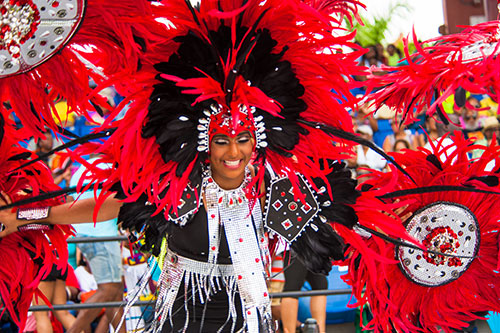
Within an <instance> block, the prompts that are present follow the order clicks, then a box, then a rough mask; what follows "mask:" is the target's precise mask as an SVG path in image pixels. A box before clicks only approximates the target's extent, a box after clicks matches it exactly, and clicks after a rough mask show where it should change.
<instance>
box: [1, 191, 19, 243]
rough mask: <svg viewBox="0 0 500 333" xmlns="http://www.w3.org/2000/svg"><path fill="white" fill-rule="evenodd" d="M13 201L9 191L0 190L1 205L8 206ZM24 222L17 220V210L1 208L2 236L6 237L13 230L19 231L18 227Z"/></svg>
mask: <svg viewBox="0 0 500 333" xmlns="http://www.w3.org/2000/svg"><path fill="white" fill-rule="evenodd" d="M11 203H12V200H11V199H10V197H9V196H8V195H7V193H5V192H3V191H1V192H0V206H7V205H10V204H11ZM21 224H22V223H20V221H18V220H17V214H16V212H15V211H14V212H13V211H12V209H11V208H7V209H2V210H0V238H1V237H5V236H7V235H9V234H11V233H13V232H16V231H17V227H18V226H20V225H21Z"/></svg>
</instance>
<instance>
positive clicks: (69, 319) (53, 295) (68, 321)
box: [33, 266, 82, 333]
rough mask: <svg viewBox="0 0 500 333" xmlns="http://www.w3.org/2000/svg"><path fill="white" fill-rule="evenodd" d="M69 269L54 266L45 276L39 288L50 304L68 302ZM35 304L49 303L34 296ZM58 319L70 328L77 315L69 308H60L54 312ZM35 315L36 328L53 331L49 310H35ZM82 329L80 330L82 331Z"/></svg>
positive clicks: (49, 332)
mask: <svg viewBox="0 0 500 333" xmlns="http://www.w3.org/2000/svg"><path fill="white" fill-rule="evenodd" d="M67 276H68V270H65V271H64V272H63V271H61V270H60V269H58V268H57V267H56V266H53V268H52V271H51V272H50V274H49V275H48V276H47V277H45V278H44V279H43V280H42V281H41V282H40V284H39V285H38V289H40V291H41V292H42V293H43V294H44V295H45V297H47V299H48V300H49V302H50V304H53V305H61V304H66V301H67V294H66V278H67ZM33 305H47V304H46V303H45V301H44V300H42V299H41V298H40V297H37V296H34V297H33ZM53 313H54V315H55V317H56V318H57V320H58V321H59V322H60V323H61V324H62V325H63V327H64V328H65V329H66V330H68V329H69V328H70V327H71V326H72V325H73V323H74V322H75V317H74V316H73V315H72V314H71V313H69V311H68V310H58V311H54V312H53ZM34 317H35V320H36V330H37V331H38V332H40V333H41V332H43V333H52V332H53V329H52V322H51V319H50V316H49V312H48V311H35V312H34ZM81 331H82V330H80V331H78V332H81Z"/></svg>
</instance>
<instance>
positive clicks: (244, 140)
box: [238, 136, 250, 143]
mask: <svg viewBox="0 0 500 333" xmlns="http://www.w3.org/2000/svg"><path fill="white" fill-rule="evenodd" d="M248 141H250V137H248V136H243V137H241V138H239V139H238V142H239V143H245V142H248Z"/></svg>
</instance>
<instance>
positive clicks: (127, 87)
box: [23, 0, 453, 332]
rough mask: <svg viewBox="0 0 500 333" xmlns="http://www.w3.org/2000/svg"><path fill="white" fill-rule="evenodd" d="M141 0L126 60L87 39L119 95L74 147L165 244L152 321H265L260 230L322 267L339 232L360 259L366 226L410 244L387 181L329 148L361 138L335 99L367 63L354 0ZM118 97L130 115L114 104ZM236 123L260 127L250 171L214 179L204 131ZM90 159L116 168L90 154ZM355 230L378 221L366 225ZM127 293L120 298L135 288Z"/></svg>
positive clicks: (129, 222) (147, 238) (265, 327)
mask: <svg viewBox="0 0 500 333" xmlns="http://www.w3.org/2000/svg"><path fill="white" fill-rule="evenodd" d="M88 4H89V6H90V4H91V2H90V1H89V3H88ZM141 4H143V5H144V6H146V7H147V8H148V10H151V13H150V15H149V14H146V16H147V17H149V18H150V20H147V19H144V21H143V20H142V18H141V20H140V22H146V23H147V26H149V24H151V26H152V27H154V29H153V30H152V31H153V32H154V33H152V34H149V33H148V32H149V31H148V30H147V29H135V28H134V25H133V24H132V23H131V26H132V28H131V29H130V30H127V31H128V32H130V33H127V34H126V37H127V38H126V39H125V40H126V41H129V42H131V45H133V46H134V47H132V50H134V51H137V52H134V53H133V54H134V57H131V59H132V60H130V59H128V58H127V59H126V60H124V59H122V58H119V59H118V60H119V61H118V65H123V66H124V68H123V70H116V68H115V63H114V62H113V61H112V60H114V59H113V58H111V57H110V54H109V53H108V52H103V54H100V53H98V56H101V55H102V56H103V59H104V61H101V60H99V59H100V58H99V57H97V60H96V59H95V58H93V57H89V58H86V60H88V61H89V62H90V63H92V62H95V63H94V66H95V67H102V73H104V74H105V75H103V76H102V77H100V78H98V79H99V80H101V81H100V83H101V85H104V84H105V83H104V80H105V79H107V80H105V82H106V83H109V84H111V83H114V84H115V86H116V89H117V90H118V92H119V93H121V94H122V95H124V96H126V101H125V102H124V103H122V105H121V106H120V107H119V108H117V109H116V110H115V111H113V112H112V114H111V115H110V117H109V118H108V119H107V121H106V122H105V123H104V124H103V125H102V126H101V127H100V128H99V130H100V131H101V132H102V133H105V135H107V136H109V138H108V139H107V140H106V141H105V142H103V143H102V144H95V143H87V144H85V145H83V146H82V147H80V148H79V149H78V150H77V154H75V158H76V159H79V160H80V161H81V163H82V164H85V165H86V166H88V169H89V170H90V171H89V173H88V175H87V177H82V179H81V183H82V184H83V183H84V182H86V181H87V180H88V179H90V180H93V182H94V184H95V186H96V188H99V189H101V190H102V192H101V194H100V195H99V197H98V198H97V209H98V208H99V205H100V204H101V203H102V202H103V200H105V199H106V198H107V197H108V196H111V195H116V196H117V197H118V198H120V199H121V200H122V201H123V203H124V204H123V206H122V208H121V210H120V219H121V220H122V222H123V226H124V227H126V228H129V229H130V230H131V231H132V232H134V233H135V236H136V237H137V238H141V239H142V238H144V243H145V244H144V249H145V250H151V251H152V252H153V254H155V255H159V258H160V259H161V266H162V274H161V277H160V288H159V293H158V300H157V306H156V312H155V318H154V321H153V323H152V325H151V326H150V327H148V328H147V330H148V331H150V332H158V331H160V330H162V329H164V328H165V329H166V328H167V327H171V326H172V327H174V328H180V329H181V330H189V329H190V328H193V327H196V328H199V329H203V328H208V327H210V329H212V327H214V326H211V325H212V324H214V325H215V329H214V330H215V331H217V330H229V331H236V330H244V331H249V332H257V331H272V329H273V326H272V323H271V316H270V311H269V308H270V303H269V295H268V292H267V287H266V266H267V261H268V257H269V252H270V251H272V249H273V245H274V244H272V243H271V244H270V245H271V246H269V245H268V240H267V237H266V236H265V233H266V232H270V233H272V234H275V235H279V236H280V237H281V238H283V239H285V240H286V241H287V242H288V243H289V244H290V248H291V250H292V251H293V252H294V253H295V255H297V256H298V257H299V258H301V259H302V260H303V262H304V263H305V264H306V265H307V267H308V268H309V269H310V270H312V271H315V272H322V273H326V272H328V271H329V269H330V267H331V263H332V260H342V259H344V250H345V248H344V243H348V244H349V248H350V251H352V252H353V253H355V254H356V256H357V257H359V256H361V258H362V263H360V265H362V266H360V267H369V268H375V267H376V264H375V260H384V262H387V261H388V259H387V258H386V257H384V256H381V255H379V254H377V253H376V250H377V249H375V250H374V249H373V248H372V247H371V246H367V244H370V242H376V244H379V243H380V242H387V241H391V242H394V243H397V244H399V245H400V246H403V247H404V248H410V249H414V250H416V249H418V246H417V245H412V243H411V242H413V244H414V243H416V242H414V241H413V239H412V238H410V237H409V236H408V233H407V231H406V229H405V226H404V225H403V224H402V223H400V221H399V220H398V217H397V216H395V214H393V213H391V212H392V209H393V208H395V207H398V205H399V206H400V204H396V203H393V202H389V201H387V202H384V201H382V200H381V198H380V197H381V194H382V192H383V191H384V190H386V191H390V190H391V189H393V188H394V186H396V184H397V182H392V183H390V184H388V185H387V186H385V187H384V189H383V190H382V189H379V188H377V187H374V189H373V190H366V191H359V190H356V188H355V181H354V180H352V179H351V177H350V172H348V171H347V170H346V169H345V167H344V165H343V164H341V163H339V162H333V163H332V162H330V161H339V160H342V159H345V158H346V157H348V156H349V154H350V152H351V146H352V144H353V142H362V141H363V140H361V139H359V137H357V136H356V135H354V134H353V133H352V122H351V118H350V115H349V114H348V112H347V111H346V108H347V107H354V106H355V104H356V100H355V98H354V97H353V96H352V95H351V93H350V92H349V88H350V87H351V86H352V85H355V83H354V81H353V80H352V76H353V75H360V74H363V73H364V71H363V68H361V67H359V66H357V63H356V59H357V58H358V57H359V56H360V55H361V54H362V52H363V50H360V49H359V48H358V46H356V45H355V44H354V43H352V42H350V40H351V39H352V37H353V34H352V33H347V32H346V31H344V30H343V29H342V28H340V24H341V21H342V19H343V16H344V15H348V14H351V13H353V14H354V16H356V14H357V13H356V10H357V7H356V6H357V5H359V3H358V2H357V1H354V0H352V1H330V2H314V1H311V2H309V3H304V2H300V1H297V0H284V1H283V0H279V1H278V0H269V1H264V2H262V1H259V0H250V1H240V0H236V1H226V0H224V1H202V2H201V4H200V5H199V7H196V8H195V7H192V6H191V5H190V3H189V2H188V1H181V0H172V1H164V2H160V3H155V4H154V6H153V5H151V6H147V4H144V3H142V2H141ZM146 7H144V8H146ZM89 9H90V7H89ZM330 14H340V15H337V16H335V15H333V16H331V15H330ZM152 18H154V19H153V20H152V21H153V22H151V19H152ZM160 18H162V19H163V20H160ZM160 21H161V23H160ZM125 22H129V23H130V21H128V20H125ZM158 24H162V28H161V29H160V28H158ZM127 27H130V26H127ZM334 34H335V36H334ZM76 36H77V35H76V34H75V37H73V38H71V39H70V40H69V43H72V42H73V41H76V39H75V38H76ZM128 37H130V38H128ZM111 39H112V38H111ZM118 40H119V41H120V40H122V39H120V38H118ZM126 41H124V42H125V43H126ZM68 45H69V44H68ZM76 45H78V44H76V43H75V47H76ZM113 45H115V44H113ZM118 45H119V43H118ZM137 46H141V47H140V48H137ZM97 47H99V46H97ZM118 47H119V46H118ZM344 47H350V48H351V49H353V52H348V53H345V52H344V51H343V48H344ZM64 49H66V47H65V48H64ZM64 49H63V50H64ZM99 50H100V48H99ZM104 50H108V48H107V47H104ZM122 60H124V61H123V63H122ZM129 60H130V61H129ZM47 64H48V62H47ZM41 66H43V64H41V65H39V67H41ZM39 67H36V68H39ZM36 68H35V70H36ZM120 68H121V67H120ZM29 73H31V72H29ZM23 75H24V74H23ZM103 78H104V79H103ZM91 96H92V95H91ZM125 104H128V105H127V107H128V110H127V112H126V114H125V117H124V118H123V119H121V120H115V117H116V116H117V114H118V113H119V112H120V111H121V110H120V108H123V107H124V106H125ZM43 118H44V117H43ZM245 131H247V132H248V133H250V135H252V138H253V139H254V140H255V147H254V151H255V158H254V161H253V164H254V170H255V171H254V173H253V174H252V171H251V170H250V169H248V170H247V171H246V173H245V177H244V181H243V183H242V184H241V186H240V187H238V188H236V189H232V190H223V189H221V188H220V187H219V185H218V184H217V183H216V182H215V181H214V180H213V178H212V175H211V173H210V172H211V170H210V165H209V163H208V162H207V160H208V159H209V154H210V151H209V146H210V142H211V138H212V137H213V136H214V135H215V134H219V133H224V134H225V135H227V136H229V137H231V138H234V137H235V136H236V135H238V134H239V133H241V132H245ZM364 143H365V144H368V145H369V143H367V142H364ZM88 153H101V154H102V155H101V157H100V158H99V159H98V160H97V161H96V162H95V163H94V164H93V165H88V163H87V162H86V161H84V160H82V159H80V158H79V157H78V155H79V154H88ZM388 159H389V160H391V158H390V157H388ZM100 163H111V164H112V165H113V168H112V169H107V170H102V169H97V168H95V165H98V164H100ZM29 165H30V164H25V165H24V166H25V167H27V166H29ZM396 166H397V165H396ZM399 168H400V169H398V170H399V172H400V173H401V174H403V175H405V177H407V178H408V179H412V175H410V174H409V173H408V172H407V171H406V170H405V169H403V168H401V167H399ZM400 179H403V177H402V176H401V177H400ZM89 186H90V185H88V186H86V188H88V187H89ZM82 187H83V186H82ZM263 196H265V203H264V204H263V205H261V197H263ZM96 214H97V210H96ZM366 232H368V235H370V234H372V235H373V236H372V238H371V239H369V240H368V241H367V239H366V238H365V237H366ZM197 233H199V235H197ZM167 235H168V236H167ZM361 235H363V236H361ZM166 236H167V237H168V242H167V243H168V245H166V242H165V241H164V239H165V237H166ZM339 236H340V237H339ZM378 237H381V239H379V238H378ZM276 238H277V237H275V239H276ZM183 239H184V240H185V241H183ZM194 239H196V243H198V240H199V241H200V242H201V243H203V246H202V249H201V250H200V248H199V247H196V246H197V244H194V242H192V241H193V240H194ZM441 251H442V249H439V251H432V252H429V253H433V254H437V255H440V254H441ZM193 254H194V256H193ZM451 256H453V255H451ZM354 263H355V262H354ZM351 267H352V268H354V269H361V268H360V267H357V266H356V265H355V264H353V265H351ZM365 271H366V270H363V272H365ZM355 272H358V271H355ZM355 272H352V274H357V273H355ZM372 272H375V271H372ZM360 274H361V273H360ZM362 281H364V280H362ZM145 283H147V282H146V281H145V282H144V284H145ZM360 283H361V282H360ZM139 289H140V288H139ZM130 294H131V295H130V296H131V299H130V302H129V306H130V305H131V303H132V302H133V301H134V298H135V296H136V295H139V294H140V292H137V293H130ZM358 294H359V293H358ZM220 295H222V298H223V299H225V300H224V302H225V303H224V304H227V306H226V305H224V308H225V311H224V317H223V318H222V319H220V320H219V318H216V319H217V320H215V322H214V323H211V322H210V318H209V316H208V313H210V311H211V308H210V307H211V306H212V305H207V304H209V303H210V302H211V301H212V300H213V299H218V300H220V298H221V297H220ZM358 296H359V295H358ZM377 296H378V295H377ZM178 310H179V311H178ZM193 310H194V311H196V313H194V311H193ZM199 310H201V313H200V311H199ZM212 313H213V312H212ZM193 318H194V320H192V319H193ZM394 320H396V321H397V320H399V319H398V318H394ZM402 320H403V321H404V320H405V318H403V319H402ZM205 324H206V325H205ZM403 327H406V326H403Z"/></svg>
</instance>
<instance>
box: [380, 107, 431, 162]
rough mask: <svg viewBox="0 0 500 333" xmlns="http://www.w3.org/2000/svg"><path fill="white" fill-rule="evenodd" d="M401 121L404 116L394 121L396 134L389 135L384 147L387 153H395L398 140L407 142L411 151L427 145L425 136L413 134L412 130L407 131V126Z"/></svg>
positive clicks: (393, 128) (393, 127) (393, 126)
mask: <svg viewBox="0 0 500 333" xmlns="http://www.w3.org/2000/svg"><path fill="white" fill-rule="evenodd" d="M401 119H402V116H397V117H396V118H395V119H394V120H392V124H391V126H392V130H393V132H394V134H391V135H388V136H387V137H386V138H385V140H384V144H383V146H382V148H383V149H384V151H385V152H386V153H387V152H391V151H393V150H392V149H393V147H394V144H395V143H396V141H397V140H406V141H407V142H408V145H409V146H410V149H417V147H421V146H423V145H424V144H425V140H424V136H423V135H422V134H418V133H415V134H413V133H412V132H411V130H409V129H406V125H404V124H403V123H402V121H401Z"/></svg>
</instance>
